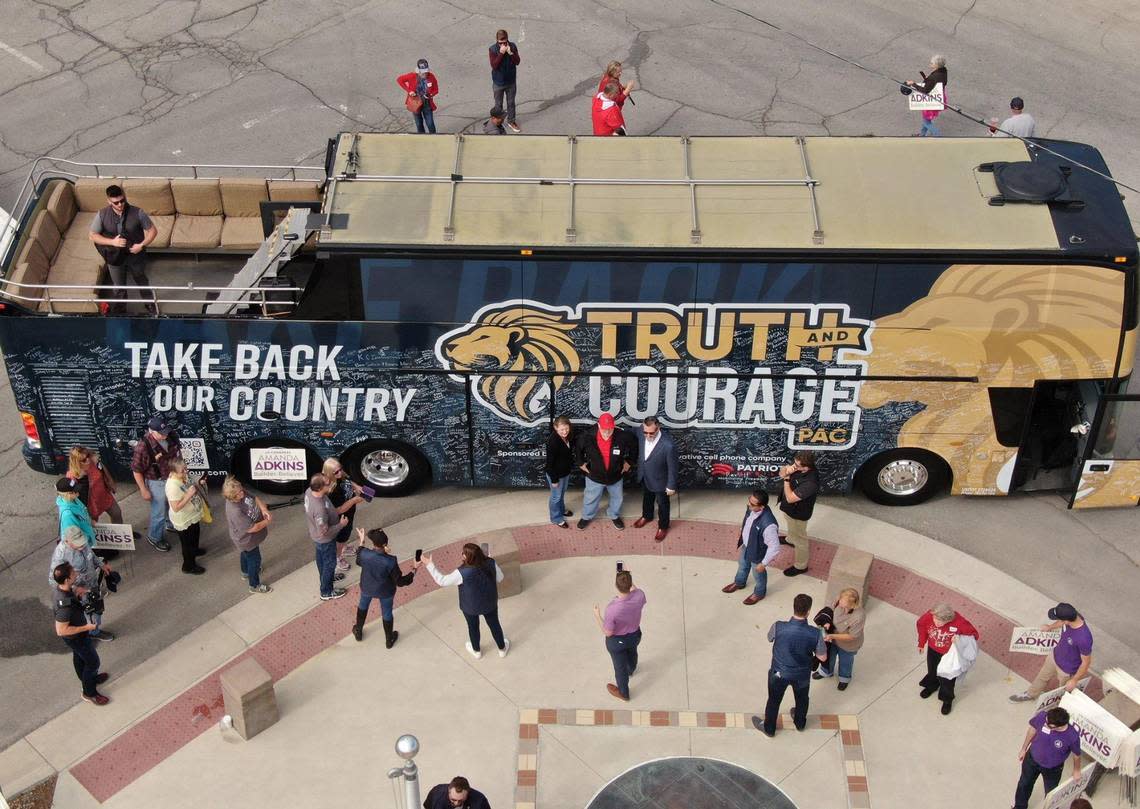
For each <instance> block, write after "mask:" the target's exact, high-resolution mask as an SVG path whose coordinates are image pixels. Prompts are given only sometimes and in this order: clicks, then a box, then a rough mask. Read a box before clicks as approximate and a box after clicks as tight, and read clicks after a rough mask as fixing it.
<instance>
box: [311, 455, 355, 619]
mask: <svg viewBox="0 0 1140 809" xmlns="http://www.w3.org/2000/svg"><path fill="white" fill-rule="evenodd" d="M335 486H336V481H335V480H332V479H330V478H329V477H327V476H326V475H322V474H321V473H320V472H318V473H317V474H315V475H313V476H312V477H311V478H310V479H309V488H308V489H306V490H305V524H306V526H307V527H308V529H309V539H311V540H313V548H314V550H315V552H316V562H317V575H318V576H319V577H320V582H321V601H332V600H333V599H335V598H344V596H345V594H346V592H347V591H345V590H343V589H341V588H340V587H333V582H334V581H339V580H340V579H343V578H344V574H343V573H338V572H337V569H336V542H334V540H335V539H336V537H337V534H339V533H340V532H341V531H342V530H344V527H345V526H346V525H348V518H347V517H344V516H342V515H341V514H340V512H338V511H337V509H336V506H334V505H333V504H332V501H331V500H329V492H331V491H332V490H333V487H335Z"/></svg>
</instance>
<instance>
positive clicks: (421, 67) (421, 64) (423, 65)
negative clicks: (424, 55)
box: [416, 59, 428, 73]
mask: <svg viewBox="0 0 1140 809" xmlns="http://www.w3.org/2000/svg"><path fill="white" fill-rule="evenodd" d="M427 69H428V63H427V59H421V60H420V61H418V62H416V70H417V71H419V72H420V73H427Z"/></svg>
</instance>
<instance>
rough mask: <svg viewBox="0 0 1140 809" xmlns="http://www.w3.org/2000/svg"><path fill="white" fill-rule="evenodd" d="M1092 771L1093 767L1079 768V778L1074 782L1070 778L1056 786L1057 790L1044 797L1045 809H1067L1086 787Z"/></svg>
mask: <svg viewBox="0 0 1140 809" xmlns="http://www.w3.org/2000/svg"><path fill="white" fill-rule="evenodd" d="M1094 769H1095V767H1081V777H1080V778H1078V779H1076V780H1074V779H1073V778H1072V777H1071V776H1070V777H1069V778H1066V779H1065V780H1064V781H1062V782H1061V783H1059V784H1057V788H1056V789H1054V790H1053V791H1052V792H1050V793H1049V794H1048V795H1046V796H1045V809H1069V806H1071V805H1072V803H1073V801H1074V800H1076V799H1077V798H1079V797H1081V794H1082V793H1083V792H1084V791H1085V789H1086V788H1087V787H1088V785H1089V780H1090V779H1091V778H1092V775H1093V770H1094Z"/></svg>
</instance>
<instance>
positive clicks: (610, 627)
mask: <svg viewBox="0 0 1140 809" xmlns="http://www.w3.org/2000/svg"><path fill="white" fill-rule="evenodd" d="M615 584H616V585H617V591H618V594H617V595H616V596H615V597H614V599H613V600H612V601H610V603H609V604H607V605H606V614H605V617H604V618H603V617H602V610H601V608H600V607H599V606H598V605H597V604H595V605H594V617H595V618H596V619H597V620H598V628H599V629H601V630H602V634H604V635H605V636H606V651H607V652H609V653H610V658H611V659H612V660H613V662H614V679H616V680H617V683H616V684H615V683H606V690H607V691H609V692H610V695H611V696H613V697H615V698H617V699H620V700H622V701H623V702H629V678H630V676H631V675H632V674H633V672H634V670H635V669H636V668H637V646H638V644H640V643H641V611H642V609H644V608H645V593H644V592H643V591H641V590H638V589H637V588H636V587H634V586H633V575H632V574H631V573H630V572H629V571H628V570H619V571H618V574H617V579H616V581H615Z"/></svg>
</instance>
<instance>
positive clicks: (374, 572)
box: [352, 528, 420, 649]
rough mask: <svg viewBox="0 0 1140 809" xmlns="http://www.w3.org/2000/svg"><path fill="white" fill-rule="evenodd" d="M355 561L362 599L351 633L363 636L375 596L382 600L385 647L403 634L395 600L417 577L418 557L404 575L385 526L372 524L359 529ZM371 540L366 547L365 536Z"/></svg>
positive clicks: (358, 637)
mask: <svg viewBox="0 0 1140 809" xmlns="http://www.w3.org/2000/svg"><path fill="white" fill-rule="evenodd" d="M356 536H357V544H358V546H359V549H358V550H357V552H356V564H357V565H359V566H360V603H358V604H357V605H356V623H355V624H353V626H352V636H353V637H354V638H356V639H357V640H358V641H361V640H364V621H365V619H367V618H368V608H369V607H370V606H372V599H374V598H375V599H376V600H378V601H379V602H380V620H381V622H382V623H383V625H384V648H385V649H391V648H392V647H393V646H395V645H396V641H397V640H399V638H400V633H399V632H397V631H396V630H395V629H394V628H393V624H394V623H395V619H394V618H393V616H392V603H393V602H394V601H395V600H396V588H397V587H407V586H408V585H409V584H411V583H412V580H413V579H414V578H415V577H416V570H417V569H419V566H420V561H419V560H418V559H417V560H416V561H415V562H414V563H413V565H412V569H411V570H410V571H408V572H407V573H404V574H402V575H401V573H400V562H399V560H398V559H396V557H395V556H393V555H392V554H391V553H390V552H389V551H388V535H387V534H386V533H384V529H383V528H373V529H372V530H371V531H369V532H368V533H367V534H365V533H364V529H363V528H357V529H356ZM365 537H367V538H368V541H369V542H370V543H371V544H372V547H371V548H366V547H364V538H365Z"/></svg>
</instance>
